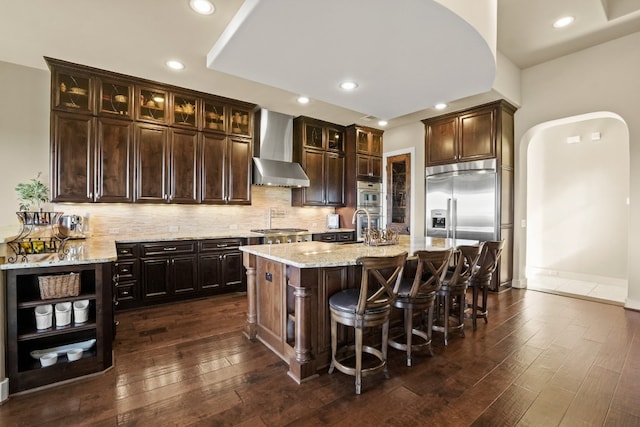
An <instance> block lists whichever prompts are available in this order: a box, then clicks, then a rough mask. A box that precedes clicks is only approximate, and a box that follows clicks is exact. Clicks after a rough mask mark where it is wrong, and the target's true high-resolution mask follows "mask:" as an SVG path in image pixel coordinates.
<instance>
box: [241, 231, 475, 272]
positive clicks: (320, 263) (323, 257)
mask: <svg viewBox="0 0 640 427" xmlns="http://www.w3.org/2000/svg"><path fill="white" fill-rule="evenodd" d="M477 243H478V242H477V241H475V240H462V239H458V240H452V239H442V238H436V237H426V238H425V237H420V238H410V237H408V236H401V237H400V240H399V243H398V244H396V245H388V246H368V245H365V244H364V243H361V242H346V243H325V242H301V243H288V244H283V245H250V246H241V247H240V250H241V251H244V252H246V253H249V254H252V255H256V256H260V257H263V258H266V259H270V260H273V261H277V262H281V263H284V264H287V265H290V266H293V267H298V268H322V267H337V266H345V265H356V260H357V259H358V258H360V257H363V256H395V255H399V254H400V253H402V252H407V253H408V254H409V257H410V258H411V257H413V256H414V253H415V252H416V251H418V250H422V249H431V250H434V249H448V248H451V247H457V246H459V245H475V244H477Z"/></svg>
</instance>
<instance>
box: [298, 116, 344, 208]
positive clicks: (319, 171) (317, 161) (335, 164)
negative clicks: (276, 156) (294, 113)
mask: <svg viewBox="0 0 640 427" xmlns="http://www.w3.org/2000/svg"><path fill="white" fill-rule="evenodd" d="M293 135H294V143H293V160H294V161H297V162H300V164H301V165H302V168H303V169H304V171H305V172H306V173H307V176H308V177H309V182H310V184H309V187H307V188H294V189H292V193H291V204H292V205H293V206H335V207H338V206H343V205H344V191H345V186H344V173H345V153H344V147H345V145H344V128H343V127H342V126H339V125H336V124H333V123H328V122H323V121H321V120H317V119H312V118H310V117H304V116H301V117H297V118H296V119H295V120H294V121H293Z"/></svg>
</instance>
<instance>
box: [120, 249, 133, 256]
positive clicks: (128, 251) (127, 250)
mask: <svg viewBox="0 0 640 427" xmlns="http://www.w3.org/2000/svg"><path fill="white" fill-rule="evenodd" d="M130 253H131V251H130V250H129V249H120V254H121V255H129V254H130Z"/></svg>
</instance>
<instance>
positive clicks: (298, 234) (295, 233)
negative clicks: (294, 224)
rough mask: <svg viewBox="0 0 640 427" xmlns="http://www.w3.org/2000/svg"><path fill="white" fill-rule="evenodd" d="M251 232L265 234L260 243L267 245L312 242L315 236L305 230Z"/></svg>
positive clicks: (260, 230) (286, 229) (281, 229)
mask: <svg viewBox="0 0 640 427" xmlns="http://www.w3.org/2000/svg"><path fill="white" fill-rule="evenodd" d="M251 232H253V233H259V234H263V235H264V237H262V239H261V242H260V243H261V244H267V245H274V244H279V243H297V242H310V241H311V240H312V237H313V234H312V233H311V232H310V231H309V230H306V229H304V228H260V229H256V230H251Z"/></svg>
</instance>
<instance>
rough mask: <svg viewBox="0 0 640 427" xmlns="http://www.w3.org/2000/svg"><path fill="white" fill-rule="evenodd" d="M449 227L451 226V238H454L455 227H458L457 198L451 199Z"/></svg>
mask: <svg viewBox="0 0 640 427" xmlns="http://www.w3.org/2000/svg"><path fill="white" fill-rule="evenodd" d="M451 208H452V211H451V227H452V228H453V232H452V233H451V234H452V238H453V239H454V240H455V239H456V229H457V228H458V199H451Z"/></svg>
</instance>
